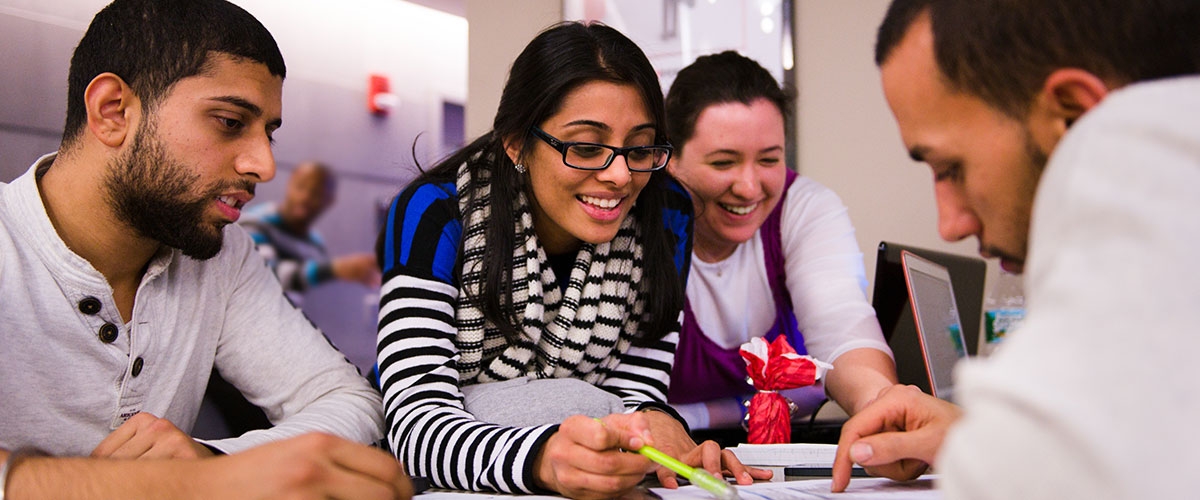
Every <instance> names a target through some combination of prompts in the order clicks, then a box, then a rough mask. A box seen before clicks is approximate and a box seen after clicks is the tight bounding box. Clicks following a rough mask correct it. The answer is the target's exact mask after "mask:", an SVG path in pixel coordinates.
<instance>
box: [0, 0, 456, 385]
mask: <svg viewBox="0 0 1200 500" xmlns="http://www.w3.org/2000/svg"><path fill="white" fill-rule="evenodd" d="M233 1H234V3H237V4H239V5H241V6H242V7H243V8H245V9H246V10H248V11H250V12H251V13H252V14H254V15H255V16H256V17H258V18H259V20H260V21H262V22H263V24H264V25H265V26H266V27H267V28H268V29H270V30H271V32H272V33H273V34H274V35H275V38H276V40H277V41H278V43H279V45H280V49H281V50H282V52H283V55H284V58H285V60H286V61H287V64H288V78H287V80H286V81H285V82H284V93H283V110H284V111H283V116H284V127H283V128H281V129H280V130H279V131H278V132H277V133H276V134H275V139H276V146H275V155H276V160H277V163H278V174H277V177H276V180H275V181H272V182H269V183H267V184H264V185H261V186H260V187H259V190H258V195H257V197H256V199H255V201H254V202H252V203H253V204H257V203H262V202H265V201H278V200H279V199H281V198H282V193H283V191H284V187H285V181H286V179H287V177H288V175H289V174H290V171H291V169H293V168H294V167H295V165H296V164H298V163H300V162H302V161H305V160H310V159H311V160H320V161H324V162H327V163H329V164H330V165H332V166H333V167H334V168H335V169H336V170H337V171H338V173H339V176H340V181H341V182H340V183H339V186H338V202H337V204H336V205H334V206H333V208H331V209H330V211H329V213H328V214H326V215H325V217H324V218H322V219H321V220H320V221H319V222H318V224H317V229H318V230H319V231H321V232H322V233H323V235H324V236H325V239H326V241H327V242H328V244H329V249H330V252H331V253H333V254H334V255H338V254H343V253H349V252H359V251H369V250H372V249H373V245H374V241H375V236H376V234H377V231H378V226H377V213H378V210H379V209H378V207H379V206H380V205H384V204H386V203H387V202H388V201H389V200H390V198H391V197H392V196H393V195H395V194H396V193H397V192H399V190H400V189H401V188H402V187H403V185H404V184H405V183H406V182H408V181H409V180H411V178H412V177H413V176H414V174H415V172H416V169H415V167H414V160H413V156H414V154H413V148H414V140H416V139H417V137H418V135H420V139H419V140H418V141H417V142H416V156H417V159H418V160H419V161H420V162H421V164H422V165H428V164H429V163H430V162H432V161H433V160H434V159H435V158H436V157H438V156H441V155H442V154H443V153H444V152H445V151H447V150H448V148H449V147H450V146H451V145H444V144H443V140H442V135H443V134H442V130H443V129H442V127H443V124H442V109H443V103H444V102H450V103H456V104H463V103H464V102H465V101H466V37H467V26H466V21H465V20H464V19H463V18H461V17H457V16H451V15H448V14H445V13H443V12H439V11H435V10H432V9H428V8H425V7H421V6H417V5H415V4H410V3H408V2H402V1H397V0H346V1H339V2H330V1H327V0H290V1H287V2H283V1H277V0H233ZM106 3H107V1H106V0H49V1H41V2H37V1H32V0H0V61H2V62H3V68H4V69H3V71H2V72H0V182H8V181H10V180H12V179H13V178H15V177H17V176H19V175H20V174H21V173H23V172H24V171H25V170H27V169H28V168H29V165H30V164H31V163H32V162H33V161H34V160H35V159H37V157H38V156H40V155H41V154H44V153H47V152H50V151H53V150H55V149H56V148H57V146H58V142H59V138H60V136H61V131H62V123H63V120H64V116H65V113H66V75H67V67H68V64H69V61H70V55H71V51H72V50H73V49H74V47H75V44H76V43H77V42H78V40H79V38H80V37H81V36H82V34H83V30H84V29H86V27H87V24H88V23H89V22H90V20H91V17H92V15H93V14H94V13H95V12H96V11H98V10H99V9H100V8H102V7H103V6H104V5H105V4H106ZM430 48H436V50H430ZM371 73H379V74H384V75H387V76H389V77H390V80H391V90H392V92H393V93H394V94H397V95H398V97H399V98H400V105H399V107H398V108H397V109H394V110H393V111H392V113H391V114H390V115H389V116H387V117H377V116H374V115H371V114H370V113H368V111H367V106H366V101H367V98H366V86H367V75H368V74H371ZM458 120H459V121H461V117H458ZM376 294H377V292H376V291H373V290H367V289H366V288H365V287H362V286H359V285H356V284H346V283H334V284H329V285H324V286H322V287H319V288H317V289H315V290H313V291H312V292H310V293H309V295H308V296H307V297H306V300H305V302H304V309H305V312H306V313H308V315H309V316H310V318H312V319H313V320H314V322H316V323H317V324H318V326H321V327H322V329H324V330H325V331H326V333H327V334H328V335H329V336H330V337H331V339H332V340H333V341H334V343H335V344H336V345H337V346H338V347H339V348H341V349H342V350H343V351H344V352H345V353H346V354H347V356H348V357H349V358H350V359H351V360H352V361H354V362H355V363H356V364H357V365H359V366H360V367H364V368H369V367H370V366H371V364H373V363H374V359H375V354H374V351H375V321H376V320H375V310H376V308H377V296H376Z"/></svg>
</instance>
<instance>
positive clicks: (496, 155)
mask: <svg viewBox="0 0 1200 500" xmlns="http://www.w3.org/2000/svg"><path fill="white" fill-rule="evenodd" d="M663 127H664V119H663V104H662V91H661V89H660V88H659V86H658V80H657V78H656V75H655V73H654V70H653V68H651V67H650V64H649V62H648V61H647V60H646V58H645V56H644V55H643V54H642V52H641V50H639V49H638V47H637V46H636V45H634V44H633V43H632V42H631V41H629V40H628V39H627V38H625V37H624V36H623V35H621V34H620V33H618V32H616V31H615V30H613V29H612V28H609V27H607V26H603V25H600V24H581V23H564V24H560V25H557V26H554V27H552V28H550V29H548V30H546V31H544V32H542V33H541V34H539V35H538V36H537V37H536V38H535V39H534V40H533V41H532V42H530V44H529V45H528V46H527V47H526V48H525V50H524V51H523V52H522V53H521V55H520V56H519V57H518V58H517V60H516V61H515V62H514V63H513V65H512V70H511V73H510V76H509V79H508V82H507V84H506V85H505V87H504V91H503V94H502V96H501V101H500V107H499V110H498V112H497V115H496V118H495V121H494V127H493V130H492V131H491V132H489V133H487V134H485V135H484V136H483V137H480V138H479V139H477V140H475V141H474V142H473V143H471V144H470V145H468V146H467V147H465V148H464V149H462V150H460V151H458V152H457V153H455V154H453V155H451V156H450V157H449V158H448V159H446V160H445V161H443V162H441V163H440V164H438V165H436V166H434V167H433V168H432V169H431V170H429V171H428V172H426V173H425V174H423V175H422V176H421V177H419V178H418V179H417V180H416V181H414V182H413V183H412V184H410V185H409V186H408V187H407V188H405V190H404V191H403V192H402V193H401V194H400V195H399V196H398V197H397V198H396V199H395V201H394V202H393V203H392V206H391V209H390V212H389V215H388V223H387V226H386V227H385V228H384V231H383V233H382V234H381V235H380V239H379V257H380V260H381V262H382V266H381V267H382V268H383V270H384V284H383V289H382V301H381V304H380V320H379V369H380V379H381V385H382V388H383V392H384V398H385V401H386V402H385V410H386V413H387V415H389V417H388V422H387V424H388V440H389V443H390V444H391V447H392V449H393V450H395V453H396V454H397V457H399V458H401V459H402V460H403V461H404V462H405V463H407V464H408V466H409V468H410V470H411V471H412V472H413V473H414V474H416V475H425V476H429V477H430V478H431V479H432V481H433V483H434V484H435V485H437V486H441V487H446V488H458V489H467V490H499V491H504V492H534V491H537V490H542V489H550V490H554V491H557V492H559V493H562V494H565V495H568V496H573V497H612V496H617V495H619V494H620V493H622V492H624V491H628V490H630V489H632V488H633V487H634V486H636V485H637V483H638V482H639V481H641V480H642V478H643V477H644V475H645V474H646V472H648V471H651V470H654V465H653V464H652V463H651V462H649V461H647V460H646V459H644V458H642V457H641V456H640V455H636V454H630V453H621V452H620V450H621V449H622V448H624V449H637V448H639V447H640V446H641V444H643V443H646V442H647V440H649V441H652V442H653V443H654V444H655V445H656V446H657V447H658V448H660V449H663V450H664V451H667V452H668V453H672V454H674V455H677V456H680V457H683V458H684V459H685V460H686V461H688V462H689V463H691V464H692V465H699V464H700V463H701V462H702V461H703V462H704V463H706V464H721V460H722V459H725V460H726V461H725V463H724V464H721V467H723V468H724V469H726V470H728V471H732V472H734V473H736V474H737V476H738V479H739V481H749V480H750V477H751V476H750V475H748V474H747V473H746V471H745V468H744V467H743V466H741V464H740V463H738V462H737V461H736V459H735V458H732V455H731V454H721V453H720V450H719V449H718V448H717V447H715V446H711V445H710V446H704V447H699V446H697V445H696V443H695V442H693V441H692V440H691V439H690V438H689V437H688V435H687V433H686V429H685V427H684V426H683V424H682V423H681V422H680V421H679V420H678V419H677V418H676V416H675V415H674V413H673V412H672V410H671V409H670V407H669V406H668V405H667V404H666V390H667V378H668V374H669V372H670V368H671V361H672V357H673V352H674V349H675V343H676V341H677V339H678V331H679V317H680V310H681V309H682V307H683V294H684V290H683V283H684V278H685V277H686V276H687V272H688V265H689V264H688V254H689V253H690V247H691V234H690V226H691V204H690V203H689V202H688V199H687V195H686V193H685V192H684V191H683V189H682V188H681V187H680V186H679V185H678V184H676V183H675V182H674V181H673V180H672V179H671V178H670V177H669V176H668V175H667V173H666V171H665V170H664V169H663V167H665V166H666V162H667V160H668V158H669V157H670V150H671V148H670V146H669V145H668V144H667V143H666V141H665V134H664V133H663ZM464 401H465V402H464ZM633 410H654V411H646V412H633ZM577 414H584V415H587V416H590V417H602V418H603V420H604V422H603V423H601V422H597V421H595V420H593V419H591V418H578V417H570V416H571V415H577ZM448 429H454V431H453V432H451V433H447V432H445V430H448ZM600 464H603V465H600ZM712 472H716V473H719V472H720V469H717V470H713V471H712ZM670 474H672V473H669V472H667V471H665V469H664V471H660V477H662V478H664V479H666V481H667V482H666V484H674V482H673V481H674V479H668V476H669V475H670ZM754 474H756V475H757V476H758V477H766V476H764V475H763V474H762V473H760V472H758V471H755V472H754ZM598 485H605V486H598Z"/></svg>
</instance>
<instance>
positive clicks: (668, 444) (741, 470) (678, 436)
mask: <svg viewBox="0 0 1200 500" xmlns="http://www.w3.org/2000/svg"><path fill="white" fill-rule="evenodd" d="M638 414H640V415H645V417H646V421H647V422H648V423H649V426H650V427H649V430H650V435H651V436H653V442H651V443H648V444H650V445H652V446H654V447H655V448H657V449H658V450H659V451H662V452H663V453H666V454H668V455H670V456H672V457H676V458H678V459H679V461H681V462H683V463H685V464H688V465H690V466H692V467H703V468H704V470H707V471H708V472H709V473H711V474H712V475H714V476H722V475H724V476H732V477H734V478H735V479H737V482H738V484H750V483H752V482H754V480H755V479H760V480H761V479H771V476H772V473H771V471H769V470H764V469H756V468H753V467H747V466H745V465H742V462H741V461H739V460H738V459H737V456H735V455H734V454H733V452H732V451H729V450H722V449H721V447H720V446H718V445H717V443H716V442H714V441H705V442H703V443H701V444H699V445H697V444H696V442H695V441H693V440H692V438H691V436H689V435H688V433H687V431H685V430H684V428H683V425H682V424H680V423H679V421H678V420H675V418H674V417H672V416H670V415H668V414H667V413H665V412H661V411H654V410H651V411H642V412H638ZM656 472H657V474H658V482H659V483H661V484H662V485H663V486H665V487H667V488H678V487H679V480H678V479H676V478H675V473H674V472H672V471H671V470H670V469H667V468H666V467H658V468H657V471H656Z"/></svg>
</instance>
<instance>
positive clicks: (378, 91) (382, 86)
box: [367, 74, 400, 116]
mask: <svg viewBox="0 0 1200 500" xmlns="http://www.w3.org/2000/svg"><path fill="white" fill-rule="evenodd" d="M398 104H400V98H399V97H397V96H396V94H393V93H392V92H391V87H390V84H389V83H388V77H386V76H383V75H378V74H374V75H370V76H369V77H368V79H367V110H368V111H370V112H371V114H373V115H375V116H387V114H388V112H389V111H391V109H392V108H395V107H396V106H397V105H398Z"/></svg>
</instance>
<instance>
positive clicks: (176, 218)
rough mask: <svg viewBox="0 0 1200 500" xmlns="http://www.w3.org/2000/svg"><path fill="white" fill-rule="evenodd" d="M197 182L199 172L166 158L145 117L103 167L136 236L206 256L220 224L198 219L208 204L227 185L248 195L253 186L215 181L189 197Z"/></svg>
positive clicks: (216, 247) (115, 204)
mask: <svg viewBox="0 0 1200 500" xmlns="http://www.w3.org/2000/svg"><path fill="white" fill-rule="evenodd" d="M199 183H200V176H199V175H197V174H195V173H192V172H190V169H189V168H188V167H187V166H185V165H183V164H182V163H180V162H178V161H176V160H175V159H174V158H171V157H170V155H169V154H168V153H167V151H166V147H165V146H164V145H163V144H162V142H161V141H160V140H159V139H158V135H157V134H156V127H155V124H154V123H153V122H151V121H148V122H145V123H144V124H143V126H142V127H140V128H139V129H138V132H137V135H135V136H134V138H133V144H131V145H130V148H129V151H127V152H126V154H124V155H122V156H121V157H118V158H116V159H114V160H113V162H112V163H111V164H110V165H109V168H108V174H107V175H106V176H105V178H104V190H105V197H106V198H107V199H108V202H109V205H110V206H112V208H113V211H114V212H116V215H117V218H118V219H120V220H121V221H122V222H124V223H126V224H128V225H129V226H130V227H132V228H133V229H134V230H135V231H137V233H138V234H139V235H141V236H142V237H144V238H148V239H151V240H154V241H157V242H159V243H161V244H163V245H166V246H169V247H172V248H178V249H179V250H180V251H181V252H183V254H184V255H186V256H188V257H191V258H193V259H197V260H206V259H210V258H212V257H214V256H216V255H217V253H219V252H220V251H221V245H222V243H223V234H222V230H223V229H224V224H221V225H219V226H217V225H213V224H210V223H206V222H205V221H204V214H205V212H206V211H207V210H208V207H209V206H210V205H211V204H212V203H214V200H216V198H217V196H219V195H220V194H221V193H223V192H224V191H225V190H228V189H229V188H230V187H234V186H236V187H238V188H242V189H245V190H247V191H249V192H250V193H252V194H253V193H254V184H253V183H251V182H248V181H242V182H227V183H219V184H218V185H214V186H211V189H206V190H205V191H204V193H202V194H200V195H193V194H192V190H191V188H192V187H193V186H197V185H198V184H199ZM243 183H244V185H243Z"/></svg>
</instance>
